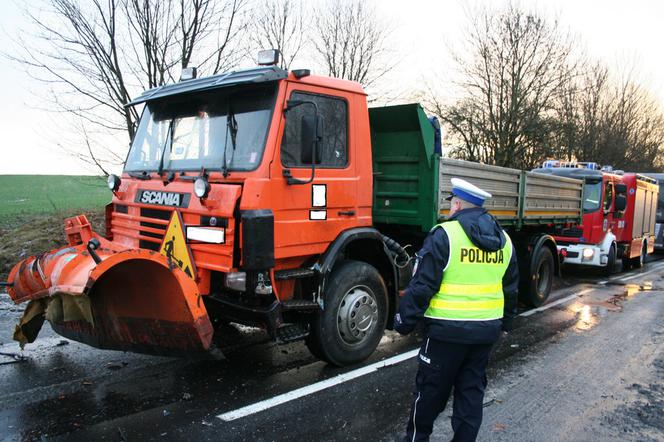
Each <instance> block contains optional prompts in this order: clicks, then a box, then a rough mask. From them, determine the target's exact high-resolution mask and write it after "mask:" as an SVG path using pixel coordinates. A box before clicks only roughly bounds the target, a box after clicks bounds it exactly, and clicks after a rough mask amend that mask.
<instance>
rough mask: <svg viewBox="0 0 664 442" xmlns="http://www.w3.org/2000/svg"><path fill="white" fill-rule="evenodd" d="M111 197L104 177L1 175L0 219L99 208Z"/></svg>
mask: <svg viewBox="0 0 664 442" xmlns="http://www.w3.org/2000/svg"><path fill="white" fill-rule="evenodd" d="M111 196H112V195H111V192H110V191H109V190H108V187H107V186H106V179H105V178H104V177H98V176H66V175H0V221H8V220H9V219H11V218H12V217H14V216H17V215H18V216H20V215H32V214H47V213H64V212H70V211H72V210H74V209H85V210H98V209H101V208H103V207H104V206H105V205H106V204H107V203H109V202H110V201H111Z"/></svg>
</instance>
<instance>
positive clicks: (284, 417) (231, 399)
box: [0, 262, 664, 441]
mask: <svg viewBox="0 0 664 442" xmlns="http://www.w3.org/2000/svg"><path fill="white" fill-rule="evenodd" d="M600 283H602V284H600ZM555 288H556V290H555V291H554V292H553V293H552V296H551V298H550V301H549V303H548V304H547V306H545V308H544V309H541V310H537V311H533V310H522V316H521V317H520V318H519V319H518V321H517V323H516V325H517V328H516V329H515V330H514V331H513V332H512V333H511V334H510V335H509V336H507V337H506V338H504V339H503V340H501V341H500V342H499V343H498V344H497V346H496V348H495V351H494V354H493V357H492V360H491V362H490V368H489V390H488V392H487V398H486V408H485V421H484V424H483V427H482V432H481V433H480V440H510V441H512V440H519V441H521V440H523V441H531V440H532V441H542V440H570V441H577V440H644V441H648V440H664V380H663V379H664V320H663V319H662V317H664V315H663V314H664V262H652V263H650V264H648V265H647V266H646V267H645V268H644V269H642V270H638V271H633V272H630V273H622V274H617V275H615V276H613V277H612V278H611V280H607V279H606V278H602V277H601V276H599V275H589V274H588V273H587V272H584V271H576V272H574V271H572V272H568V274H567V275H566V278H565V279H562V280H559V281H558V282H557V283H556V287H555ZM0 298H1V301H0V343H1V344H0V352H2V353H9V354H12V353H15V354H21V353H20V352H19V350H18V346H17V345H16V344H14V343H13V342H11V332H12V331H13V326H14V323H15V321H16V320H17V318H18V317H19V316H20V311H21V307H19V308H17V307H15V306H13V304H11V303H10V302H9V300H8V298H7V297H6V295H2V296H1V297H0ZM228 336H229V338H228V343H229V344H228V346H227V347H226V348H225V353H226V355H227V357H228V360H226V361H221V362H217V361H208V360H186V359H172V358H159V357H151V356H143V355H136V354H131V353H122V352H112V351H98V350H95V349H92V348H90V347H87V346H84V345H82V344H78V343H76V342H73V341H69V340H66V339H63V338H60V337H59V336H57V335H56V334H54V333H53V332H52V331H50V330H47V329H45V330H43V331H42V335H41V336H40V338H39V339H38V340H37V341H36V342H35V344H32V345H29V346H28V347H27V348H26V350H25V351H24V352H23V353H22V355H23V356H25V357H26V360H25V361H24V362H16V363H11V362H12V361H13V360H12V358H11V357H9V356H0V363H3V362H9V363H7V364H2V365H0V436H1V437H2V439H3V440H40V439H47V440H50V439H53V440H111V441H121V440H126V441H133V440H169V441H170V440H224V441H235V440H237V441H243V440H247V441H272V440H293V441H295V440H297V441H304V440H322V441H327V440H330V441H332V440H335V441H336V440H359V441H369V440H371V441H373V440H384V441H392V440H395V438H398V437H400V436H401V435H402V431H403V429H404V427H405V422H406V418H407V413H408V410H409V408H410V403H411V400H412V389H413V380H414V375H415V370H416V365H417V361H416V359H415V358H414V357H413V355H414V351H413V349H415V348H417V345H418V337H417V336H409V337H401V336H399V335H397V334H395V333H392V332H388V333H387V334H386V336H385V337H384V339H383V341H382V342H381V344H380V346H379V349H378V350H377V352H376V353H375V354H374V355H373V356H372V357H371V358H370V360H368V361H367V362H366V363H364V364H362V365H361V366H358V367H347V368H344V369H338V368H332V367H328V366H326V365H325V364H324V363H322V362H320V361H317V360H316V359H314V358H313V357H312V356H311V355H309V353H308V351H307V350H306V348H305V346H304V345H303V344H301V343H294V344H289V345H286V346H278V345H275V344H273V343H271V342H267V341H266V338H265V336H264V334H263V333H262V332H260V331H258V330H255V329H245V328H242V329H240V328H235V327H231V328H229V330H228ZM394 358H396V359H394ZM383 365H386V366H383ZM298 393H299V394H298ZM296 396H301V397H296ZM288 399H290V400H288ZM265 401H268V402H265ZM270 401H271V402H270ZM450 409H451V408H450V406H449V405H448V409H447V410H446V411H445V412H444V413H443V414H442V415H441V417H440V418H439V420H438V422H437V424H436V428H435V437H434V438H433V440H449V439H450V437H451V434H450V433H449V410H450ZM261 410H262V411H261ZM219 416H221V417H222V418H223V419H222V418H220V417H219Z"/></svg>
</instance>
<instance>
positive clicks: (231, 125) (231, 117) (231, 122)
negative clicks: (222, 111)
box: [221, 100, 237, 178]
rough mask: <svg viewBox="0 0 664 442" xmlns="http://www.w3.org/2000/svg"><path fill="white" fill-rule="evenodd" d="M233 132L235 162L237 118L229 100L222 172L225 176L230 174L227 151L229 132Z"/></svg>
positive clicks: (232, 141)
mask: <svg viewBox="0 0 664 442" xmlns="http://www.w3.org/2000/svg"><path fill="white" fill-rule="evenodd" d="M229 132H230V133H231V144H232V146H233V155H231V163H232V162H233V157H234V156H235V146H236V144H235V143H236V139H237V120H236V119H235V114H234V113H233V110H232V109H231V104H230V100H229V101H228V111H227V112H226V139H225V140H224V158H223V162H224V165H223V166H222V168H221V170H222V174H223V175H224V178H226V177H227V176H228V175H229V172H228V163H227V162H226V152H227V151H228V133H229Z"/></svg>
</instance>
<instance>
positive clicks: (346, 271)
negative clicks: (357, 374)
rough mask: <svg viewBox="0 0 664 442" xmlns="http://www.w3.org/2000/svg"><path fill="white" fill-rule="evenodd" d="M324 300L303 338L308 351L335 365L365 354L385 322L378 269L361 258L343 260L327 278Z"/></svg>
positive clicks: (384, 293)
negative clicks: (319, 311) (321, 307)
mask: <svg viewBox="0 0 664 442" xmlns="http://www.w3.org/2000/svg"><path fill="white" fill-rule="evenodd" d="M324 300H325V303H324V306H325V308H324V309H323V311H322V312H321V313H320V314H319V315H318V316H317V317H316V318H315V319H314V320H313V322H312V324H311V331H310V334H309V336H308V337H307V340H306V344H307V347H308V348H309V350H310V351H311V353H312V354H313V355H314V356H316V357H319V358H320V359H323V360H324V361H327V362H328V363H330V364H332V365H337V366H343V365H350V364H355V363H357V362H360V361H362V360H364V359H366V358H368V357H369V356H370V355H371V353H373V352H374V350H375V349H376V347H377V346H378V343H379V342H380V339H381V337H382V336H383V332H384V330H385V324H386V322H387V289H386V288H385V283H384V282H383V278H382V277H381V276H380V273H378V270H376V269H375V268H374V267H372V266H370V265H369V264H366V263H364V262H360V261H346V262H344V263H342V264H341V265H339V266H338V267H336V268H335V269H334V270H333V271H332V275H331V276H330V279H329V280H328V281H327V284H326V287H325V294H324Z"/></svg>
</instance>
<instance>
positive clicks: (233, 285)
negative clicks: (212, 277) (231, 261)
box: [224, 272, 247, 292]
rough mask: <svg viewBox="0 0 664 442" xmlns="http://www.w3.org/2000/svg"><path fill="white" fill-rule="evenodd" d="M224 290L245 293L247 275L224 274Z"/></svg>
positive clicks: (240, 273)
mask: <svg viewBox="0 0 664 442" xmlns="http://www.w3.org/2000/svg"><path fill="white" fill-rule="evenodd" d="M224 285H225V286H226V288H229V289H231V290H236V291H238V292H246V291H247V274H246V273H245V272H233V273H226V279H225V280H224Z"/></svg>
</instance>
